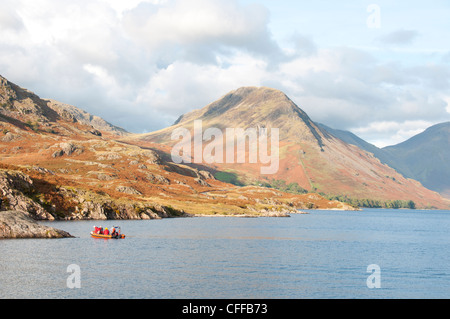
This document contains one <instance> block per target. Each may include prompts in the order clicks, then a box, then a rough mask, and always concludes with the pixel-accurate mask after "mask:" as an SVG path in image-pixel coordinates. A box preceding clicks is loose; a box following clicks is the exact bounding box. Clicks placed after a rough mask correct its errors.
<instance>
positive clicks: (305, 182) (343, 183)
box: [123, 87, 450, 209]
mask: <svg viewBox="0 0 450 319" xmlns="http://www.w3.org/2000/svg"><path fill="white" fill-rule="evenodd" d="M195 120H201V121H202V128H203V130H206V129H207V128H211V127H216V128H219V129H221V130H222V131H224V130H225V129H226V128H243V129H247V128H266V129H268V130H269V131H270V129H271V128H278V129H279V150H280V151H279V159H280V161H279V169H278V171H277V172H276V174H272V175H264V174H261V166H263V165H262V164H249V161H248V160H247V161H246V163H244V164H240V163H239V164H233V163H223V162H225V161H222V163H212V164H211V165H209V167H211V168H213V169H215V170H217V171H224V172H230V173H233V174H235V175H236V176H238V178H239V181H240V182H241V183H242V184H245V185H251V184H260V183H269V184H271V183H273V182H274V181H277V180H282V181H285V182H286V183H297V184H298V185H299V186H300V187H302V188H304V189H306V190H308V191H315V192H323V193H325V194H329V195H341V196H347V197H350V198H356V199H374V200H380V201H389V200H403V201H410V200H412V201H414V202H415V204H416V206H417V208H431V207H434V208H440V209H448V208H449V207H450V205H449V203H450V201H448V200H446V199H444V198H442V197H441V196H440V195H439V194H438V193H436V192H434V191H431V190H429V189H427V188H425V187H423V185H421V184H420V183H419V182H417V181H415V180H412V179H408V178H405V177H404V176H402V175H401V174H400V173H398V172H397V171H395V170H394V169H392V168H391V167H389V166H387V165H384V164H382V163H381V162H380V161H379V160H378V159H377V158H375V157H374V156H373V154H371V153H369V152H367V151H364V150H361V149H360V148H358V147H356V146H354V145H350V144H347V143H345V142H343V141H342V140H340V139H338V138H336V137H334V136H332V135H330V134H328V133H327V132H326V131H324V130H322V129H321V128H320V127H319V126H318V125H316V124H315V123H314V122H313V121H312V120H311V119H310V118H309V117H308V115H307V114H306V113H305V112H304V111H303V110H301V109H300V108H299V107H298V106H297V105H296V104H295V103H294V102H292V101H291V100H290V99H289V98H288V97H287V96H286V95H285V94H284V93H282V92H280V91H278V90H275V89H270V88H265V87H262V88H256V87H247V88H240V89H238V90H235V91H232V92H230V93H228V94H226V95H224V96H223V97H222V98H220V99H219V100H217V101H215V102H213V103H211V104H209V105H207V106H206V107H204V108H202V109H199V110H195V111H192V112H190V113H187V114H185V115H183V116H181V117H180V118H179V119H178V120H177V121H176V123H175V124H174V125H173V126H171V127H168V128H166V129H163V130H160V131H156V132H152V133H148V134H135V135H129V136H127V137H125V138H124V139H123V140H124V141H127V142H128V143H133V144H135V145H140V146H142V147H145V146H150V145H151V146H152V147H155V148H159V149H165V150H167V149H170V147H171V146H173V145H175V143H178V142H179V140H172V139H171V134H172V132H173V131H174V130H175V129H177V128H186V129H188V130H190V131H191V132H193V127H194V121H195ZM191 134H192V136H193V135H194V134H193V133H191ZM221 142H222V141H216V140H213V141H211V142H205V143H204V145H203V147H206V146H209V147H210V146H211V145H214V143H221ZM208 143H210V144H211V145H209V144H208ZM192 144H193V142H192ZM162 145H164V146H162ZM224 145H225V146H224V147H223V153H224V154H225V153H226V152H227V148H226V144H225V143H224ZM246 158H247V159H248V158H249V154H248V149H247V154H246ZM203 164H204V163H203ZM204 165H206V164H204Z"/></svg>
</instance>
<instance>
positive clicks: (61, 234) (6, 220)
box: [0, 211, 73, 239]
mask: <svg viewBox="0 0 450 319" xmlns="http://www.w3.org/2000/svg"><path fill="white" fill-rule="evenodd" d="M70 237H73V236H72V235H71V234H69V233H68V232H65V231H63V230H59V229H56V228H53V227H48V226H43V225H39V224H38V223H37V222H36V221H34V220H33V219H32V218H30V217H29V216H28V215H27V214H26V213H24V212H22V211H0V239H2V238H70Z"/></svg>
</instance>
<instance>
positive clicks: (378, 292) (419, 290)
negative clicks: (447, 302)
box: [0, 209, 450, 299]
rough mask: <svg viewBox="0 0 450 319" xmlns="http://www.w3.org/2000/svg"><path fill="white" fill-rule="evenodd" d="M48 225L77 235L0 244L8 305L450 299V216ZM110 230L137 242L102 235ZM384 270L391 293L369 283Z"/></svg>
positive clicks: (322, 215) (320, 214)
mask: <svg viewBox="0 0 450 319" xmlns="http://www.w3.org/2000/svg"><path fill="white" fill-rule="evenodd" d="M44 224H47V225H51V226H53V227H56V228H60V229H63V230H66V231H68V232H70V233H71V234H72V235H74V236H77V238H72V239H23V240H22V239H19V240H2V241H0V298H83V299H85V298H127V299H132V298H157V299H159V298H164V299H166V298H167V299H168V298H181V299H184V298H189V299H195V298H208V299H209V298H214V299H215V298H225V299H228V298H257V299H266V298H267V299H271V298H281V299H291V298H295V299H298V298H317V299H320V298H449V297H450V252H449V247H450V234H449V230H450V211H421V210H376V209H366V210H363V211H359V212H342V211H310V212H309V214H306V215H293V216H292V217H290V218H220V217H204V218H203V217H202V218H187V219H163V220H139V221H102V222H100V221H77V222H46V223H44ZM99 224H101V225H102V226H104V227H105V226H106V227H110V226H113V225H115V224H118V225H119V226H121V227H122V232H123V233H125V234H126V235H127V238H126V239H123V240H104V239H94V238H91V237H90V236H89V232H90V231H91V230H92V229H93V225H99ZM72 264H75V265H78V266H79V270H80V277H79V278H80V281H79V282H80V284H81V287H80V288H73V289H70V288H68V286H67V279H68V278H69V277H70V276H71V274H72V273H71V272H67V267H68V266H69V265H72ZM372 264H376V265H378V266H379V268H380V273H379V277H377V278H379V279H380V284H381V288H374V289H369V288H368V286H367V283H366V280H367V278H368V277H369V276H370V275H371V273H369V272H367V267H368V266H369V265H372ZM71 278H72V277H71ZM72 282H74V281H72Z"/></svg>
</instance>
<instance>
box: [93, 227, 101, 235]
mask: <svg viewBox="0 0 450 319" xmlns="http://www.w3.org/2000/svg"><path fill="white" fill-rule="evenodd" d="M100 229H101V227H98V226H94V234H100Z"/></svg>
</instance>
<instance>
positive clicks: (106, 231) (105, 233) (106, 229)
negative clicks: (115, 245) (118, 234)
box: [103, 227, 109, 235]
mask: <svg viewBox="0 0 450 319" xmlns="http://www.w3.org/2000/svg"><path fill="white" fill-rule="evenodd" d="M103 235H109V230H108V227H106V228H105V230H104V231H103Z"/></svg>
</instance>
